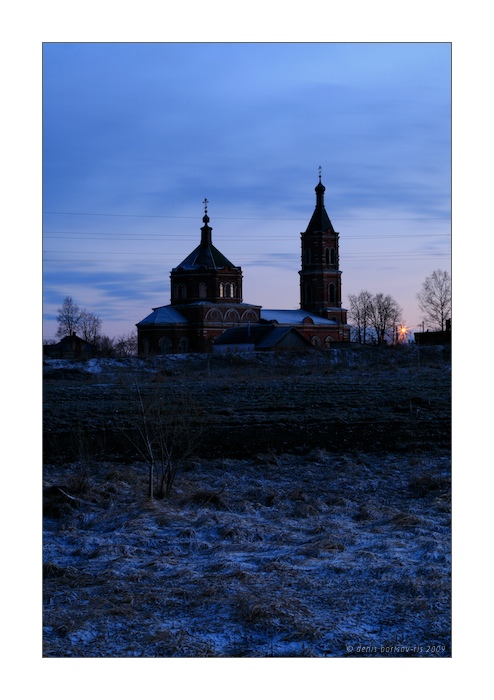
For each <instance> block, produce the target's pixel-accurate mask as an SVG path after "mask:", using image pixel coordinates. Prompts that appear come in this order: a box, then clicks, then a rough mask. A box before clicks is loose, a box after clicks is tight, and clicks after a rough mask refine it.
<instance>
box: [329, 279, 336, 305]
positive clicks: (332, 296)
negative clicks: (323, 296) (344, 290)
mask: <svg viewBox="0 0 494 700" xmlns="http://www.w3.org/2000/svg"><path fill="white" fill-rule="evenodd" d="M328 301H329V303H330V304H334V302H335V301H336V287H335V285H334V284H333V283H332V282H331V284H330V285H329V286H328Z"/></svg>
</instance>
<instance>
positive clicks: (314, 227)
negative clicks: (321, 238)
mask: <svg viewBox="0 0 494 700" xmlns="http://www.w3.org/2000/svg"><path fill="white" fill-rule="evenodd" d="M325 191H326V188H325V187H324V185H323V184H322V182H321V175H319V182H318V184H317V185H316V188H315V192H316V208H315V210H314V213H313V214H312V218H311V220H310V221H309V225H308V226H307V229H306V233H312V232H316V231H328V230H329V231H331V232H332V233H334V228H333V224H332V223H331V221H330V219H329V216H328V214H327V212H326V209H325V207H324V192H325Z"/></svg>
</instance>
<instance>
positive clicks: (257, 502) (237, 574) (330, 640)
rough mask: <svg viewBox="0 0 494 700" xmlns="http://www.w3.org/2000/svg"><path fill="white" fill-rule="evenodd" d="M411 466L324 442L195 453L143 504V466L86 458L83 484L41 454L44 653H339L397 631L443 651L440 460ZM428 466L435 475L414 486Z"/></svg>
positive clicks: (71, 470) (445, 592)
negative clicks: (237, 455)
mask: <svg viewBox="0 0 494 700" xmlns="http://www.w3.org/2000/svg"><path fill="white" fill-rule="evenodd" d="M420 468H421V472H420V474H419V475H417V465H416V464H411V463H410V461H409V460H408V459H407V457H405V456H397V455H386V456H384V457H381V458H378V457H375V456H374V457H371V456H368V455H355V454H354V455H346V456H345V455H344V456H341V455H340V456H338V457H336V456H335V457H333V456H332V455H331V454H329V453H328V452H325V451H318V452H317V453H312V454H309V455H307V456H305V457H297V456H294V455H278V456H277V459H276V460H274V459H273V457H272V456H267V457H266V461H265V462H263V459H262V455H257V457H256V458H255V459H253V460H252V461H247V460H226V459H221V460H209V461H202V462H201V461H199V460H196V461H194V462H193V463H192V464H191V465H189V468H188V470H187V472H184V473H183V474H182V475H181V476H180V478H179V479H178V481H177V483H176V488H175V492H174V493H173V495H172V497H171V498H169V499H167V500H163V501H154V502H151V501H149V500H147V499H145V498H143V496H142V494H143V493H145V490H146V479H147V473H146V466H145V465H143V464H137V463H136V464H131V465H123V464H116V465H112V464H109V463H100V464H99V463H96V462H94V463H91V464H90V465H89V468H88V470H87V471H88V478H87V479H86V486H85V490H84V493H83V494H81V495H80V496H75V494H74V493H71V492H70V490H69V487H71V486H72V487H73V486H74V485H75V484H76V483H77V477H78V473H79V470H80V466H79V465H78V464H77V463H74V464H72V465H68V466H65V467H63V468H61V467H57V466H47V467H46V470H45V496H46V503H45V531H44V551H45V565H44V596H45V606H44V643H45V649H44V652H45V655H47V656H79V657H87V656H120V657H121V656H179V657H184V656H204V657H207V656H348V655H351V653H349V651H348V649H349V648H350V647H351V646H352V647H356V646H357V645H358V644H368V645H373V646H376V647H380V646H382V645H385V644H387V645H388V646H390V645H391V642H390V640H391V641H393V640H394V642H396V641H397V640H408V642H409V643H410V644H411V645H412V644H413V645H415V646H417V645H418V646H422V647H423V648H424V649H425V648H426V646H427V645H429V646H430V645H432V644H434V645H435V646H434V648H435V649H436V648H438V649H439V652H434V655H440V656H441V655H442V656H448V655H449V654H450V607H449V599H450V563H449V536H450V523H449V514H448V513H447V512H446V509H445V508H444V505H445V503H446V502H447V500H448V496H447V494H448V493H449V490H448V489H449V487H448V483H449V482H448V480H447V474H446V472H447V469H448V457H447V456H438V457H437V458H436V459H433V458H429V459H428V460H427V461H426V462H424V461H423V460H422V462H421V467H420ZM427 471H428V472H429V473H430V475H435V477H434V478H435V479H436V481H434V483H438V481H437V479H438V478H439V477H438V475H439V476H440V478H441V480H442V481H441V482H440V483H441V485H440V486H438V487H437V488H436V487H434V488H430V487H429V488H422V486H420V488H418V487H417V484H420V485H423V484H426V483H432V482H431V481H430V482H427V481H426V476H427V474H426V472H427ZM419 478H420V481H418V479H419ZM64 494H66V495H64ZM69 496H70V497H69ZM412 613H413V614H412ZM368 655H379V654H375V653H374V654H372V653H369V654H368ZM387 655H389V654H387ZM395 655H407V653H405V652H404V653H397V654H395ZM408 655H419V656H420V655H422V656H427V655H428V654H427V653H426V652H425V651H423V652H414V653H413V654H408Z"/></svg>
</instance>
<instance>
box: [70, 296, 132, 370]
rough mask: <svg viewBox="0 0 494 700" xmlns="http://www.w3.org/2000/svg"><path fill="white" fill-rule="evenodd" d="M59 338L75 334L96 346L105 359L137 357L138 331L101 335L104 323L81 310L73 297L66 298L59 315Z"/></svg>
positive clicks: (94, 315) (91, 313) (93, 315)
mask: <svg viewBox="0 0 494 700" xmlns="http://www.w3.org/2000/svg"><path fill="white" fill-rule="evenodd" d="M57 323H58V328H57V338H65V337H66V336H68V335H73V334H74V333H75V334H76V335H77V336H79V337H80V338H82V339H83V340H85V341H86V342H87V343H90V344H91V345H93V346H94V348H95V350H96V351H97V352H98V354H99V355H101V356H104V357H122V356H123V357H130V356H132V355H137V333H136V331H133V332H130V333H127V334H124V335H120V336H117V337H115V338H110V337H109V336H107V335H103V334H102V333H101V327H102V321H101V318H100V317H99V316H97V315H96V314H95V313H93V312H92V311H87V309H80V308H79V306H77V304H75V303H74V300H73V299H72V297H69V296H67V297H65V299H64V301H63V304H62V306H61V307H60V308H59V309H58V315H57Z"/></svg>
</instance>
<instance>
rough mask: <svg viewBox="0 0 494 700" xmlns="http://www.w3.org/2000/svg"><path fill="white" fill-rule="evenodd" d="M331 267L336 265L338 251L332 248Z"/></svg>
mask: <svg viewBox="0 0 494 700" xmlns="http://www.w3.org/2000/svg"><path fill="white" fill-rule="evenodd" d="M330 257H331V265H336V250H335V249H334V248H331V254H330Z"/></svg>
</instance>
